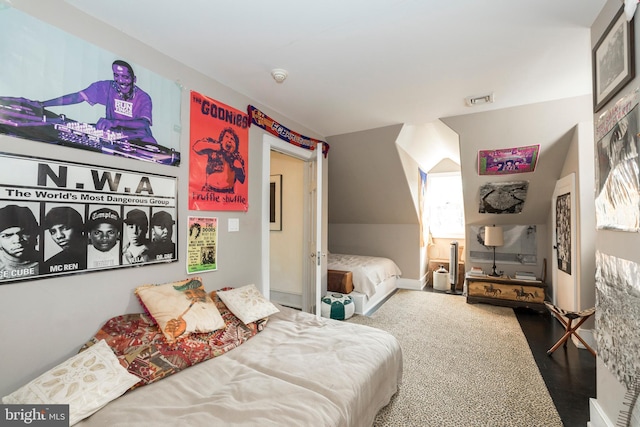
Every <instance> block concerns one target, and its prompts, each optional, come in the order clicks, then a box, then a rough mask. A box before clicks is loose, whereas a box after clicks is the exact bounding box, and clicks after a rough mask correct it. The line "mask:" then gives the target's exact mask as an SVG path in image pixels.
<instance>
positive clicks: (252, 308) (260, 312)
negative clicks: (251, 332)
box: [216, 284, 280, 324]
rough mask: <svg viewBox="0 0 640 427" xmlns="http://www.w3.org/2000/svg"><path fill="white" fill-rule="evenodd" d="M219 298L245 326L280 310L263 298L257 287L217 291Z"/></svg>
mask: <svg viewBox="0 0 640 427" xmlns="http://www.w3.org/2000/svg"><path fill="white" fill-rule="evenodd" d="M216 293H217V294H218V297H220V299H221V300H222V302H223V303H224V304H225V305H226V306H227V308H228V309H229V310H231V312H232V313H233V314H235V316H236V317H237V318H238V319H240V320H242V322H243V323H244V324H247V323H251V322H255V321H256V320H260V319H264V318H265V317H269V316H270V315H272V314H275V313H278V312H279V311H280V310H278V308H277V307H276V306H275V305H273V304H272V303H271V302H270V301H269V300H267V299H266V298H265V297H263V296H262V294H261V293H260V291H259V290H258V289H257V288H256V287H255V285H253V284H251V285H246V286H243V287H241V288H236V289H231V290H229V291H216Z"/></svg>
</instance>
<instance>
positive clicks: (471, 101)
mask: <svg viewBox="0 0 640 427" xmlns="http://www.w3.org/2000/svg"><path fill="white" fill-rule="evenodd" d="M464 102H465V104H467V106H468V107H475V106H476V105H482V104H493V93H490V94H488V95H480V96H467V97H466V98H465V99H464Z"/></svg>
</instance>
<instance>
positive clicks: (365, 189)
mask: <svg viewBox="0 0 640 427" xmlns="http://www.w3.org/2000/svg"><path fill="white" fill-rule="evenodd" d="M401 129H402V126H401V125H396V126H387V127H384V128H379V129H371V130H368V131H363V132H355V133H351V134H344V135H339V136H334V137H330V138H328V142H329V144H330V145H331V150H330V151H329V156H330V160H329V207H328V209H329V222H331V223H339V224H354V223H355V224H417V221H418V219H417V215H416V209H415V207H414V205H413V201H412V196H411V191H410V188H409V186H408V185H407V179H406V177H405V175H404V170H403V168H402V165H401V161H400V156H399V155H398V150H397V148H396V140H397V138H398V135H399V133H400V131H401ZM417 175H418V171H417V169H416V181H417Z"/></svg>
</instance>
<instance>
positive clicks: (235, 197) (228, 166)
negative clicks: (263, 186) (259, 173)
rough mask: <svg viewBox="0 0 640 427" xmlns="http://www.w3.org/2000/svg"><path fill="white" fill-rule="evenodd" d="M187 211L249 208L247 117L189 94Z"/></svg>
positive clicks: (244, 209) (199, 95) (203, 97)
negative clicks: (189, 126)
mask: <svg viewBox="0 0 640 427" xmlns="http://www.w3.org/2000/svg"><path fill="white" fill-rule="evenodd" d="M190 150H191V151H190V153H189V209H191V210H199V211H247V210H248V208H249V203H248V192H249V182H248V179H247V178H248V173H249V169H248V167H249V163H248V155H249V116H248V115H247V113H245V112H242V111H239V110H235V109H233V108H231V107H229V106H227V105H225V104H222V103H220V102H218V101H215V100H213V99H211V98H207V97H206V96H204V95H201V94H199V93H197V92H191V136H190Z"/></svg>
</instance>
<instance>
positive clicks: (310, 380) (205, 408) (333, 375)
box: [77, 307, 402, 427]
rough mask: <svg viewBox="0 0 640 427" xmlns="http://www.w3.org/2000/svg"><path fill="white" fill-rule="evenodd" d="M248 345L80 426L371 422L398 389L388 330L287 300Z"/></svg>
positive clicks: (140, 391) (396, 354) (114, 404)
mask: <svg viewBox="0 0 640 427" xmlns="http://www.w3.org/2000/svg"><path fill="white" fill-rule="evenodd" d="M279 308H280V312H279V313H277V314H274V315H272V316H271V317H270V318H269V321H268V323H267V325H266V326H265V328H264V330H263V331H262V332H260V333H258V334H257V335H255V336H254V337H253V338H251V339H249V340H248V341H246V342H245V343H244V344H242V345H241V346H239V347H237V348H235V349H233V350H230V351H228V352H226V353H225V354H223V355H221V356H218V357H214V358H212V359H210V360H207V361H205V362H202V363H199V364H197V365H194V366H192V367H190V368H187V369H185V370H183V371H180V372H178V373H176V374H173V375H171V376H169V377H167V378H164V379H162V380H160V381H158V382H155V383H152V384H149V385H146V386H143V387H139V388H137V389H135V390H133V391H130V392H128V393H126V394H124V395H123V396H121V397H119V398H118V399H115V400H113V401H111V402H110V403H109V404H107V406H105V407H104V408H102V409H101V410H99V411H98V412H96V413H95V414H93V415H92V416H91V417H89V418H86V419H85V420H83V421H81V422H80V423H78V424H77V425H78V426H82V427H92V426H100V427H104V426H109V427H117V426H127V427H128V426H136V427H138V426H153V427H158V426H171V427H173V426H176V425H180V426H344V427H351V426H371V425H372V423H373V420H374V418H375V416H376V414H377V412H378V411H379V410H380V409H381V408H382V407H384V406H385V405H386V404H387V403H388V402H389V400H390V399H391V397H392V395H393V394H394V393H395V392H396V391H397V389H398V385H399V383H400V380H401V377H402V352H401V349H400V346H399V344H398V342H397V340H396V339H395V338H394V337H393V336H392V335H390V334H388V333H387V332H384V331H381V330H378V329H373V328H369V327H366V326H361V325H356V324H351V323H346V322H340V321H336V320H331V319H324V318H320V319H319V318H316V317H315V316H313V315H311V314H308V313H303V312H299V311H297V310H293V309H289V308H286V307H279Z"/></svg>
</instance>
